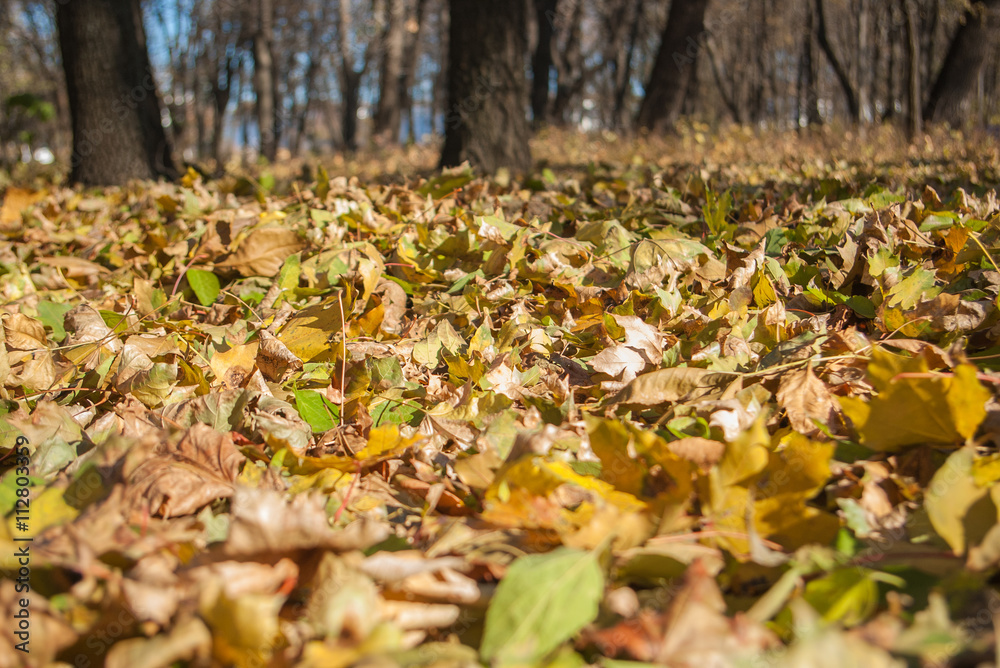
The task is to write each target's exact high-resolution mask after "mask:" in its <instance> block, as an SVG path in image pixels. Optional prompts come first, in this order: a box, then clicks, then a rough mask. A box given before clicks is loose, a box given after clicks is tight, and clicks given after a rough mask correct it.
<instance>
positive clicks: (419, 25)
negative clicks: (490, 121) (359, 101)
mask: <svg viewBox="0 0 1000 668" xmlns="http://www.w3.org/2000/svg"><path fill="white" fill-rule="evenodd" d="M426 8H427V0H417V2H416V7H415V8H414V15H413V18H412V19H411V21H412V23H408V24H407V28H406V32H407V33H408V35H409V36H408V37H407V40H406V49H405V50H404V53H405V54H406V56H405V57H404V58H403V90H402V93H401V94H402V97H403V99H402V101H401V102H400V107H401V108H402V109H405V110H406V123H407V126H408V130H407V136H408V137H409V141H412V142H415V141H417V140H418V139H420V138H419V137H418V136H417V121H416V119H415V118H414V117H413V87H414V86H415V85H416V83H417V64H418V61H419V60H420V40H421V38H422V37H423V34H424V27H425V24H426V22H427V21H426V20H425V16H424V14H425V13H426ZM433 113H434V112H433V109H432V110H431V114H432V115H433ZM433 129H434V123H433V118H432V119H431V130H433Z"/></svg>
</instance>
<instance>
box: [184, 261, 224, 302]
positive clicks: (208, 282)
mask: <svg viewBox="0 0 1000 668" xmlns="http://www.w3.org/2000/svg"><path fill="white" fill-rule="evenodd" d="M187 281H188V285H190V286H191V289H192V290H194V294H195V296H196V297H198V301H199V302H201V305H202V306H211V305H212V304H214V303H215V300H216V299H217V298H218V297H219V290H220V286H219V277H218V276H216V275H215V274H213V273H212V272H210V271H205V270H204V269H188V272H187Z"/></svg>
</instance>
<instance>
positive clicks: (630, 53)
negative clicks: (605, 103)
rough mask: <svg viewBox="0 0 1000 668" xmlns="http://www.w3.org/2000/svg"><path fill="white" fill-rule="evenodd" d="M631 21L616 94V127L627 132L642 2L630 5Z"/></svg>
mask: <svg viewBox="0 0 1000 668" xmlns="http://www.w3.org/2000/svg"><path fill="white" fill-rule="evenodd" d="M629 9H630V10H631V14H632V16H631V19H630V25H629V31H628V36H627V37H626V43H625V48H624V49H623V53H622V55H621V56H620V58H619V60H618V61H617V62H616V65H615V94H614V111H613V113H612V116H613V118H614V127H615V129H617V130H625V129H626V128H627V127H628V125H629V123H630V122H631V119H630V118H629V116H631V114H628V113H626V107H625V101H626V99H627V97H628V93H629V89H630V88H631V87H632V59H633V58H634V57H635V49H636V42H637V41H638V39H639V22H640V21H641V20H642V2H641V1H639V0H637V1H636V2H634V3H632V2H630V3H629Z"/></svg>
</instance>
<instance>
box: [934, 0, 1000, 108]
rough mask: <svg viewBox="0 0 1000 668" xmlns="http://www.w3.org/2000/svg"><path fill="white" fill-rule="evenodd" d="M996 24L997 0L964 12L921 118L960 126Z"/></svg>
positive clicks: (999, 5)
mask: <svg viewBox="0 0 1000 668" xmlns="http://www.w3.org/2000/svg"><path fill="white" fill-rule="evenodd" d="M998 23H1000V0H984V1H981V2H976V3H975V4H973V6H972V7H970V8H969V9H967V10H966V12H965V23H964V24H963V25H962V26H961V27H960V28H959V29H958V32H956V33H955V36H954V37H953V38H952V40H951V45H950V46H949V47H948V52H947V54H946V55H945V57H944V62H943V63H942V64H941V70H940V71H939V72H938V75H937V79H936V80H935V81H934V86H933V87H932V88H931V93H930V97H929V98H928V99H927V106H926V107H925V109H924V117H925V118H926V119H927V120H929V121H933V122H937V123H950V124H951V125H954V126H959V125H962V124H964V122H965V120H966V119H967V118H968V114H969V98H970V97H971V95H972V93H973V91H975V89H976V84H977V82H978V80H979V74H980V72H982V69H983V65H984V64H985V63H986V61H987V60H989V58H990V56H991V55H992V51H993V49H994V48H995V43H996V30H997V24H998Z"/></svg>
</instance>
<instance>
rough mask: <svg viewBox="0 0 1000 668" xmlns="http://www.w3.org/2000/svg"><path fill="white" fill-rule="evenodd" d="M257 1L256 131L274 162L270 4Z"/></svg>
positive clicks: (271, 10) (262, 150) (254, 60)
mask: <svg viewBox="0 0 1000 668" xmlns="http://www.w3.org/2000/svg"><path fill="white" fill-rule="evenodd" d="M256 1H257V32H256V34H255V35H254V38H253V86H254V91H255V92H256V94H257V130H258V132H259V133H260V153H261V155H263V156H264V157H265V158H267V159H268V160H271V161H273V160H274V158H275V156H276V155H277V151H278V145H277V141H276V137H275V133H274V129H275V127H274V126H275V122H274V118H275V116H274V114H275V109H274V100H275V95H274V88H275V81H274V57H273V54H272V53H271V46H272V44H273V41H274V26H273V23H272V19H273V7H272V4H271V0H256Z"/></svg>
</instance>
